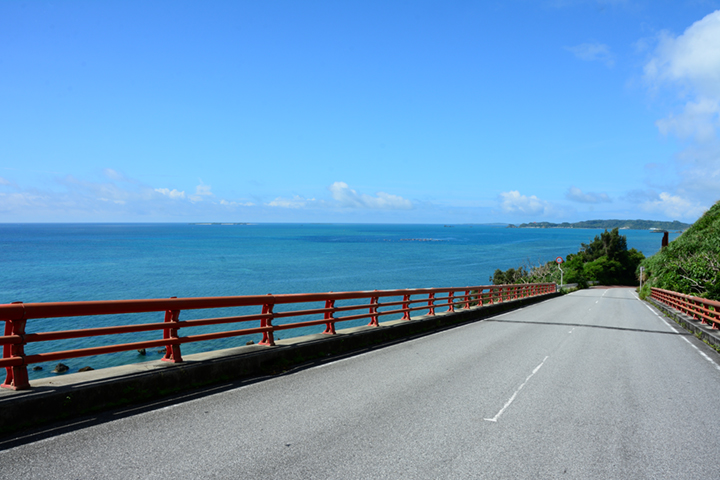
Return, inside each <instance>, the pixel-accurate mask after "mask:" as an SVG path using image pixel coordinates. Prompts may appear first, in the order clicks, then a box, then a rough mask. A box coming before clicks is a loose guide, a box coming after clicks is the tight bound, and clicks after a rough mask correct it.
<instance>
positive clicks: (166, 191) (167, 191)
mask: <svg viewBox="0 0 720 480" xmlns="http://www.w3.org/2000/svg"><path fill="white" fill-rule="evenodd" d="M155 191H156V192H158V193H162V194H163V195H165V196H166V197H170V198H172V199H180V198H185V191H184V190H183V191H182V192H180V191H178V190H175V189H174V188H173V189H172V190H170V189H169V188H156V189H155Z"/></svg>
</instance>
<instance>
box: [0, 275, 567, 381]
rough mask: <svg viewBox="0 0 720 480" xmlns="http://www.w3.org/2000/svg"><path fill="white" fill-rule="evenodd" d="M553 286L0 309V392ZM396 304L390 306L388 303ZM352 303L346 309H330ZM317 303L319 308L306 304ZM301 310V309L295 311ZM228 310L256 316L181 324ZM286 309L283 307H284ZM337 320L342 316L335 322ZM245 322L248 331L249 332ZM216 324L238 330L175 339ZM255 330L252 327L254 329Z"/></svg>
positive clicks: (542, 291)
mask: <svg viewBox="0 0 720 480" xmlns="http://www.w3.org/2000/svg"><path fill="white" fill-rule="evenodd" d="M556 288H557V287H556V285H555V284H554V283H544V284H520V285H480V286H474V287H458V288H419V289H404V290H373V291H355V292H340V293H333V292H329V293H303V294H283V295H271V294H268V295H253V296H237V297H204V298H167V299H145V300H113V301H88V302H58V303H22V302H15V303H11V304H4V305H0V321H4V322H5V335H4V336H2V337H0V345H2V346H3V356H2V359H0V368H3V367H4V368H5V369H6V372H7V374H6V379H5V382H4V383H3V384H2V387H5V388H10V389H14V390H24V389H29V388H30V382H29V379H28V372H27V366H28V365H32V364H35V363H41V362H48V361H56V360H63V359H68V358H77V357H86V356H91V355H99V354H109V353H117V352H124V351H131V350H141V349H147V348H156V347H165V348H166V350H165V356H164V357H163V358H162V360H164V361H167V362H175V363H177V362H182V361H183V359H182V354H181V345H183V344H185V343H192V342H200V341H207V340H214V339H220V338H229V337H238V336H243V335H251V334H262V341H260V345H266V346H273V345H275V333H276V332H278V331H281V330H290V329H296V328H302V327H309V326H315V325H325V331H324V332H323V333H325V334H328V335H334V334H335V333H336V332H335V324H336V323H338V322H346V321H351V320H362V319H369V320H370V322H369V323H368V325H369V326H375V327H378V326H379V322H378V318H379V317H381V316H388V315H402V317H401V318H400V319H401V320H410V313H411V312H418V311H422V310H427V312H426V313H425V315H429V316H433V315H435V309H436V308H438V307H440V308H445V307H447V311H449V312H453V311H455V308H456V307H459V308H463V309H469V308H479V307H482V306H483V305H490V304H494V303H499V302H504V301H508V300H514V299H518V298H527V297H534V296H538V295H544V294H547V293H554V292H555V291H556ZM391 297H396V298H391ZM382 300H385V301H382ZM337 301H343V302H341V303H348V302H352V303H351V304H342V305H336V302H337ZM317 302H320V305H324V307H321V308H316V307H315V308H313V307H314V306H313V305H310V306H308V305H307V304H308V303H315V304H317ZM298 304H299V305H298ZM277 305H291V306H293V305H294V307H290V308H294V309H292V310H286V311H275V307H276V306H277ZM228 307H255V308H256V309H257V310H258V312H257V313H252V314H247V315H237V316H229V317H214V318H201V319H191V320H180V313H181V312H182V311H183V310H195V309H214V308H228ZM285 308H288V307H285ZM148 312H159V313H162V314H163V316H162V317H161V318H163V320H162V321H158V322H154V323H142V324H126V325H117V326H107V327H96V328H84V329H77V330H63V331H45V332H33V333H27V332H26V326H27V323H28V321H32V320H35V319H53V318H63V317H86V316H96V315H121V314H133V313H148ZM336 314H341V315H340V316H336ZM308 316H310V317H318V318H313V319H311V320H302V319H301V321H295V322H294V323H279V324H274V323H273V322H274V321H276V320H280V319H283V321H285V320H287V319H292V318H293V317H308ZM247 322H253V323H251V326H249V327H248V326H247ZM220 324H229V325H236V324H244V325H243V327H245V328H240V329H236V330H227V331H222V332H212V333H202V334H195V335H187V336H180V334H179V331H180V330H181V329H183V328H188V327H199V326H206V325H220ZM253 324H254V325H253ZM149 331H162V338H158V339H155V340H144V341H137V342H130V343H115V344H109V345H102V346H94V347H89V348H80V349H73V350H62V351H50V352H41V353H35V354H31V355H26V353H25V346H26V345H28V344H30V343H35V342H44V341H52V340H67V339H78V338H86V337H95V336H101V335H113V334H128V333H137V332H149Z"/></svg>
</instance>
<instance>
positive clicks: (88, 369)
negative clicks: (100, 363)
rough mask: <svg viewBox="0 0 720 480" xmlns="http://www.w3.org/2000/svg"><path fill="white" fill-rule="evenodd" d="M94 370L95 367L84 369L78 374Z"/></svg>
mask: <svg viewBox="0 0 720 480" xmlns="http://www.w3.org/2000/svg"><path fill="white" fill-rule="evenodd" d="M92 370H95V369H94V368H93V367H82V368H81V369H80V370H78V372H90V371H92Z"/></svg>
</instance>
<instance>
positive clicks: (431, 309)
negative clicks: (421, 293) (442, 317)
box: [427, 292, 435, 317]
mask: <svg viewBox="0 0 720 480" xmlns="http://www.w3.org/2000/svg"><path fill="white" fill-rule="evenodd" d="M428 307H429V308H428V313H427V314H428V315H429V316H433V317H434V316H435V292H432V293H429V294H428Z"/></svg>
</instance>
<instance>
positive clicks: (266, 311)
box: [259, 293, 275, 347]
mask: <svg viewBox="0 0 720 480" xmlns="http://www.w3.org/2000/svg"><path fill="white" fill-rule="evenodd" d="M268 295H271V294H270V293H268ZM274 307H275V304H274V303H266V304H264V305H263V307H262V314H263V315H270V317H269V318H264V317H263V318H262V319H260V326H261V327H272V326H273V324H272V322H273V308H274ZM259 345H268V346H270V347H274V346H275V334H274V332H273V330H268V331H266V332H263V338H262V340H261V341H260V343H259Z"/></svg>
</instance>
